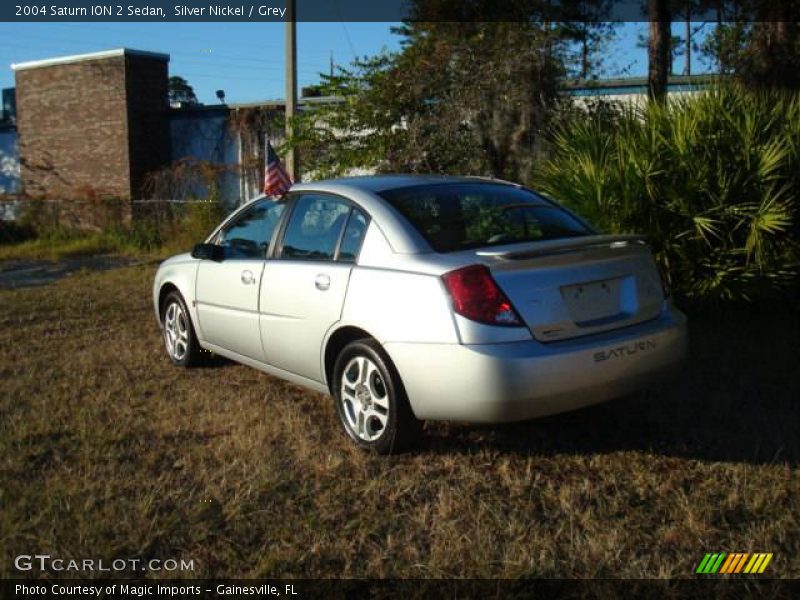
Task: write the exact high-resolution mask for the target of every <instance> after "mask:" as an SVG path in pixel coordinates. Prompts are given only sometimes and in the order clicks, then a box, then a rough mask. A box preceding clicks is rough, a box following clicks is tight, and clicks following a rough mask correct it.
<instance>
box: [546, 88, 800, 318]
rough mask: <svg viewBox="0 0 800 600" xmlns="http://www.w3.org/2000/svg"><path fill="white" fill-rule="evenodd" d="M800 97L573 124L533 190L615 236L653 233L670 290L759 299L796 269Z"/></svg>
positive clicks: (736, 96) (733, 93) (749, 99)
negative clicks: (550, 197)
mask: <svg viewBox="0 0 800 600" xmlns="http://www.w3.org/2000/svg"><path fill="white" fill-rule="evenodd" d="M799 173H800V98H798V96H796V95H787V94H781V93H776V92H771V93H767V92H763V93H753V92H748V91H745V90H743V89H741V88H737V87H728V86H721V87H717V88H714V89H711V90H709V91H706V92H703V93H700V94H697V95H693V96H688V95H687V96H683V97H678V98H670V99H669V100H668V101H667V102H665V103H655V102H650V103H647V104H644V105H638V106H637V105H634V106H629V107H627V108H625V109H622V110H621V111H620V112H619V113H618V114H617V116H616V118H613V119H608V118H605V119H602V120H601V119H594V118H591V117H590V118H587V116H586V115H583V116H581V117H580V118H576V119H571V120H568V121H567V122H566V123H565V124H563V125H562V126H560V127H559V129H558V130H557V131H556V132H555V133H554V135H553V138H552V153H551V157H550V159H549V160H548V161H547V162H546V163H545V164H543V165H542V167H541V169H540V171H539V173H538V176H537V180H536V185H537V186H538V187H539V188H540V189H541V190H542V191H543V192H545V193H547V194H549V195H551V196H553V197H554V198H556V199H558V200H560V201H562V202H564V203H565V204H567V205H568V206H571V207H573V208H575V209H576V210H577V211H579V212H581V213H583V214H585V215H587V216H588V217H589V219H590V220H592V221H594V222H595V223H596V224H597V225H598V226H599V227H600V228H601V229H605V230H607V231H610V232H620V233H623V232H638V233H646V234H647V235H648V236H649V238H650V241H651V243H652V245H653V248H654V251H655V253H656V257H657V260H658V261H659V262H660V263H661V264H662V266H664V267H665V270H666V271H667V272H668V273H669V275H670V278H671V280H672V281H671V283H672V285H673V289H675V290H676V292H677V293H678V294H679V295H680V296H681V297H682V298H683V299H685V300H687V301H689V302H696V303H714V302H728V301H752V300H754V299H756V298H757V297H759V296H761V295H763V294H765V293H769V292H773V291H775V290H776V289H781V288H784V287H785V286H786V285H787V284H789V283H790V282H792V281H793V280H794V279H795V278H796V276H797V272H798V268H797V267H798V250H797V249H798V244H797V242H798V214H797V208H796V205H795V203H794V198H795V196H796V194H797V192H798V190H800V175H798V174H799Z"/></svg>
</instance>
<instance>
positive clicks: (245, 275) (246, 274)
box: [242, 269, 256, 285]
mask: <svg viewBox="0 0 800 600" xmlns="http://www.w3.org/2000/svg"><path fill="white" fill-rule="evenodd" d="M255 282H256V276H255V275H253V272H252V271H251V270H250V269H245V270H244V271H242V283H243V284H245V285H250V284H251V283H255Z"/></svg>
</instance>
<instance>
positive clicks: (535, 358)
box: [385, 309, 686, 423]
mask: <svg viewBox="0 0 800 600" xmlns="http://www.w3.org/2000/svg"><path fill="white" fill-rule="evenodd" d="M385 348H386V351H387V352H388V353H389V356H390V357H391V359H392V361H394V364H395V366H396V367H397V370H398V372H399V373H400V376H401V378H402V380H403V384H404V385H405V388H406V392H407V394H408V397H409V401H410V403H411V408H412V410H413V411H414V414H415V415H416V416H417V418H420V419H428V420H455V421H469V422H477V423H480V422H483V423H500V422H507V421H521V420H525V419H531V418H535V417H540V416H545V415H549V414H555V413H559V412H565V411H568V410H573V409H576V408H580V407H583V406H588V405H590V404H596V403H599V402H603V401H605V400H610V399H612V398H616V397H619V396H624V395H626V394H629V393H632V392H636V391H639V390H641V389H643V388H646V387H648V386H651V385H653V384H654V383H656V382H657V381H659V379H660V378H662V377H664V376H666V375H669V374H670V373H672V372H674V370H675V369H676V368H677V367H678V366H679V365H680V362H681V361H682V360H683V359H684V358H685V355H686V318H685V317H684V316H683V314H682V313H680V312H679V311H677V310H676V309H671V310H669V311H665V312H664V313H663V314H662V315H661V316H660V317H659V318H658V319H656V320H653V321H649V322H647V323H642V324H639V325H635V326H632V327H628V328H625V329H621V330H617V331H614V332H609V333H603V334H597V335H591V336H587V337H583V338H576V339H572V340H566V341H561V342H551V343H547V344H543V343H541V342H537V341H535V340H530V341H525V342H511V343H501V344H475V345H460V344H416V343H387V344H385Z"/></svg>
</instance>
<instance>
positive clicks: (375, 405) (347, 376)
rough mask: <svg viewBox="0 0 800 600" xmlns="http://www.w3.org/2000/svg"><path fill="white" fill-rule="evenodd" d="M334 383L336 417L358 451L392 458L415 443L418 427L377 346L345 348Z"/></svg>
mask: <svg viewBox="0 0 800 600" xmlns="http://www.w3.org/2000/svg"><path fill="white" fill-rule="evenodd" d="M333 377H334V388H333V392H334V397H335V400H336V412H337V414H338V415H339V420H340V421H341V423H342V426H343V427H344V430H345V432H346V433H347V435H348V436H349V437H350V439H352V440H353V441H354V442H355V443H356V444H357V445H358V446H360V447H361V448H364V449H367V450H371V451H373V452H376V453H378V454H393V453H396V452H401V451H403V450H406V449H408V448H409V447H410V446H412V445H413V443H414V442H415V441H417V440H418V438H419V434H420V432H421V430H422V424H421V423H420V421H418V420H417V419H416V418H415V417H414V414H413V413H412V412H411V407H410V406H409V403H408V398H407V397H406V394H405V390H404V389H403V383H402V381H401V380H400V376H399V375H398V374H397V371H396V369H395V368H394V365H392V363H391V361H390V360H389V358H388V357H387V356H386V355H385V354H384V352H383V349H382V348H381V347H380V345H379V344H378V343H377V342H375V341H374V340H371V339H363V340H357V341H355V342H351V343H350V344H348V345H347V346H345V347H344V349H343V350H342V352H341V353H340V354H339V357H338V358H337V360H336V364H335V365H334V370H333Z"/></svg>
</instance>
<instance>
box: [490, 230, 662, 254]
mask: <svg viewBox="0 0 800 600" xmlns="http://www.w3.org/2000/svg"><path fill="white" fill-rule="evenodd" d="M631 245H640V246H645V245H647V238H646V237H645V236H643V235H636V234H625V235H587V236H581V237H574V238H566V239H562V240H548V241H546V242H532V243H529V244H526V245H525V246H522V247H520V245H519V244H515V246H516V247H515V248H514V249H506V250H491V249H486V250H478V251H477V255H478V256H486V257H489V258H499V259H500V260H517V259H524V258H534V257H536V256H550V255H553V254H565V253H568V252H574V251H576V250H583V249H589V248H622V247H626V246H631Z"/></svg>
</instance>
